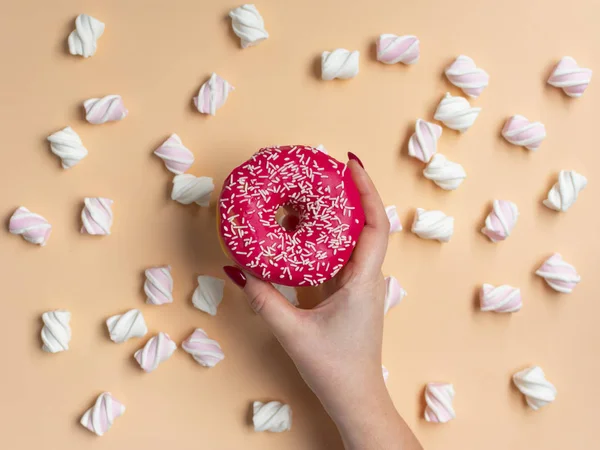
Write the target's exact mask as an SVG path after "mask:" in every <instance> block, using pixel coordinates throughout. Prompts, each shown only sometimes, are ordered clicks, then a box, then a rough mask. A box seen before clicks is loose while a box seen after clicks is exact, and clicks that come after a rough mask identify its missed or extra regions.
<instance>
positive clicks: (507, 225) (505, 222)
mask: <svg viewBox="0 0 600 450" xmlns="http://www.w3.org/2000/svg"><path fill="white" fill-rule="evenodd" d="M518 218H519V208H517V205H515V204H514V203H513V202H509V201H507V200H494V203H493V206H492V212H490V213H489V214H488V216H487V217H486V219H485V226H484V227H483V228H482V229H481V232H482V233H483V234H485V235H486V236H487V237H488V238H489V239H490V241H492V242H498V241H503V240H505V239H506V238H507V237H508V236H510V233H511V232H512V230H513V228H514V227H515V225H516V224H517V219H518Z"/></svg>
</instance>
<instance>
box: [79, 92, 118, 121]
mask: <svg viewBox="0 0 600 450" xmlns="http://www.w3.org/2000/svg"><path fill="white" fill-rule="evenodd" d="M83 107H84V108H85V120H87V121H88V122H89V123H91V124H94V125H99V124H102V123H106V122H111V121H116V120H123V119H124V118H125V117H127V114H128V113H129V112H128V111H127V108H125V104H124V103H123V99H122V98H121V96H120V95H107V96H106V97H102V98H90V99H88V100H86V101H85V102H83Z"/></svg>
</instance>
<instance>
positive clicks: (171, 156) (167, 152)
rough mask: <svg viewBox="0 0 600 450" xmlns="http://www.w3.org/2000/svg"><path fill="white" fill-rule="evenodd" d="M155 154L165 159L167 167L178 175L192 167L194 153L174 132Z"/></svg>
mask: <svg viewBox="0 0 600 450" xmlns="http://www.w3.org/2000/svg"><path fill="white" fill-rule="evenodd" d="M154 154H155V155H156V156H158V157H159V158H160V159H162V160H163V162H164V163H165V167H166V168H167V169H168V170H169V171H171V172H173V173H174V174H176V175H180V174H182V173H184V172H185V171H186V170H188V169H189V168H190V167H192V164H193V163H194V154H193V153H192V152H191V151H189V149H187V148H186V147H185V146H184V145H183V143H182V142H181V138H180V137H179V136H177V135H176V134H172V135H171V136H169V138H168V139H167V140H166V141H165V142H163V143H162V144H161V145H160V147H158V148H157V149H156V150H154Z"/></svg>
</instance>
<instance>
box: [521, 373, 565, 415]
mask: <svg viewBox="0 0 600 450" xmlns="http://www.w3.org/2000/svg"><path fill="white" fill-rule="evenodd" d="M513 383H515V386H516V387H517V389H519V391H521V393H522V394H523V395H524V396H525V400H526V401H527V404H528V405H529V406H530V407H531V409H533V410H534V411H537V410H538V409H540V408H541V407H542V406H546V405H547V404H549V403H552V402H553V401H554V400H556V388H555V387H554V385H553V384H552V383H550V382H549V381H548V380H546V376H545V374H544V371H543V370H542V368H541V367H538V366H533V367H529V368H527V369H525V370H521V371H520V372H517V373H515V374H514V375H513Z"/></svg>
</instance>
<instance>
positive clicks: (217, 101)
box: [194, 72, 235, 116]
mask: <svg viewBox="0 0 600 450" xmlns="http://www.w3.org/2000/svg"><path fill="white" fill-rule="evenodd" d="M234 89H235V88H234V87H233V86H232V85H230V84H229V83H228V82H227V81H226V80H224V79H223V78H221V77H220V76H219V75H217V74H216V73H214V72H213V74H212V75H211V76H210V79H209V80H208V81H207V82H206V83H204V84H203V85H202V86H201V87H200V92H199V93H198V96H197V97H194V105H196V109H198V111H199V112H201V113H202V114H210V115H211V116H214V115H215V114H217V110H218V109H220V108H221V107H222V106H223V105H224V104H225V102H226V101H227V98H228V97H229V93H230V92H231V91H233V90H234Z"/></svg>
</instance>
